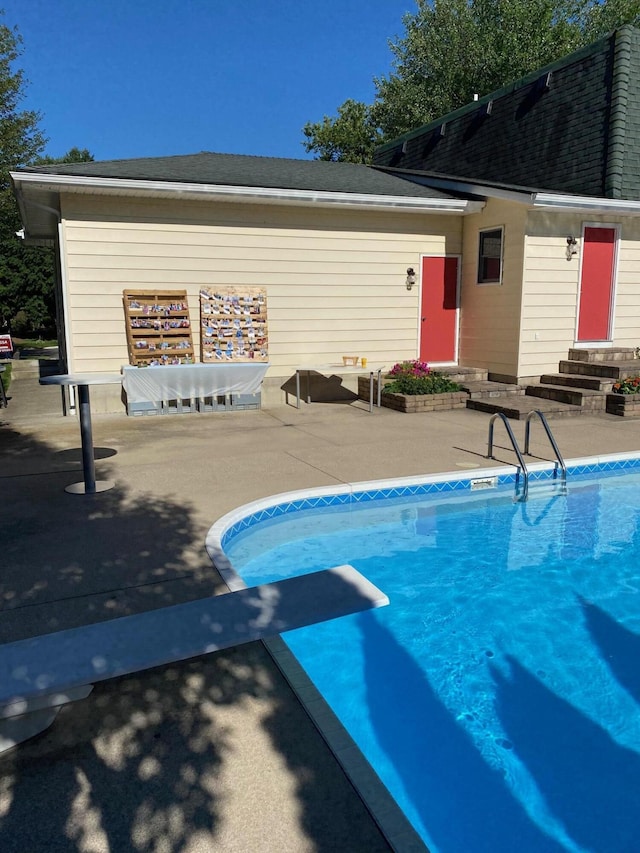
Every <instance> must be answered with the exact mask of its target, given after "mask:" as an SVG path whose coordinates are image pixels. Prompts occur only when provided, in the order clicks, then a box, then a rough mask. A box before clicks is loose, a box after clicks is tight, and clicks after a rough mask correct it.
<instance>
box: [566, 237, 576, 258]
mask: <svg viewBox="0 0 640 853" xmlns="http://www.w3.org/2000/svg"><path fill="white" fill-rule="evenodd" d="M577 245H578V241H577V240H576V238H575V237H572V236H571V234H569V236H568V237H567V260H568V261H570V260H571V258H572V257H573V256H574V255H577V254H578V250H577V248H576V246H577Z"/></svg>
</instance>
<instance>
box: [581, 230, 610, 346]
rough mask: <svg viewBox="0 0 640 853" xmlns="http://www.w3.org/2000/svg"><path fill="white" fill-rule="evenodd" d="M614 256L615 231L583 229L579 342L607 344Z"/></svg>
mask: <svg viewBox="0 0 640 853" xmlns="http://www.w3.org/2000/svg"><path fill="white" fill-rule="evenodd" d="M615 252H616V229H615V228H595V227H592V228H589V227H586V228H585V229H584V239H583V241H582V275H581V278H580V307H579V309H578V341H608V340H610V337H611V311H612V309H613V284H614V281H613V278H614V269H615Z"/></svg>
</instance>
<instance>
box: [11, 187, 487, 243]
mask: <svg viewBox="0 0 640 853" xmlns="http://www.w3.org/2000/svg"><path fill="white" fill-rule="evenodd" d="M11 179H12V181H13V186H14V191H15V194H16V197H17V199H18V206H19V208H20V214H21V217H22V221H23V224H24V226H25V229H26V232H27V235H28V236H33V237H47V236H52V233H54V232H53V231H52V228H53V229H54V230H55V223H56V219H55V215H57V216H58V219H59V210H60V194H61V193H79V194H85V195H112V196H125V197H126V196H129V197H136V198H145V197H146V198H149V197H152V198H168V199H181V200H182V199H189V200H197V201H217V202H233V203H238V202H240V203H248V204H277V205H298V206H304V207H310V206H314V207H330V208H335V207H339V208H341V209H343V210H377V211H386V212H391V211H396V212H399V213H400V212H401V213H421V214H425V213H426V214H434V213H438V214H458V215H460V214H468V213H475V212H477V211H478V210H481V209H482V207H483V206H484V203H483V202H481V201H470V200H468V199H456V198H451V199H448V198H421V197H418V196H393V195H374V194H368V193H347V192H327V191H320V190H300V189H281V188H275V187H246V186H227V185H221V184H199V183H182V182H178V181H148V180H138V179H128V178H96V177H77V176H75V175H74V176H72V175H48V174H44V173H38V172H11Z"/></svg>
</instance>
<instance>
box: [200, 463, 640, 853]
mask: <svg viewBox="0 0 640 853" xmlns="http://www.w3.org/2000/svg"><path fill="white" fill-rule="evenodd" d="M568 465H569V486H568V490H567V494H566V495H562V494H560V493H559V492H558V491H556V490H554V489H551V490H549V482H548V479H549V476H550V470H549V468H548V466H546V467H545V466H538V468H535V466H534V468H532V480H531V482H532V485H531V487H530V499H529V501H528V502H527V503H514V501H513V493H514V486H513V477H512V476H511V475H509V474H506V473H505V469H493V470H490V471H486V472H475V473H474V475H473V478H469V477H468V475H467V476H461V475H446V476H445V477H444V478H442V479H438V478H428V480H426V481H424V482H418V481H416V480H412V481H401V482H399V483H395V484H388V483H387V484H383V485H381V486H377V485H376V484H367V485H366V486H358V485H356V486H350V487H345V488H344V489H340V490H327V489H324V490H318V491H316V492H313V493H308V494H306V495H304V496H300V495H297V496H296V495H288V496H283V497H281V498H280V499H277V500H274V501H271V502H261V503H260V504H256V505H252V506H250V507H245V508H243V509H242V510H241V511H239V512H237V513H235V514H233V515H232V516H231V517H226V518H225V519H223V520H221V522H220V523H219V524H218V525H216V526H215V527H214V529H212V534H211V535H210V538H209V542H208V546H209V548H210V551H212V552H215V550H216V547H221V548H222V549H224V551H225V552H226V555H227V557H228V559H229V560H230V564H231V565H230V566H229V567H228V568H229V570H232V569H235V570H237V572H238V573H239V574H240V575H241V576H242V578H243V579H244V580H245V581H246V583H247V584H248V585H250V586H251V585H255V584H257V583H263V582H266V581H270V580H274V579H277V578H281V577H284V576H289V575H291V574H300V573H302V572H307V571H313V570H316V569H319V568H326V567H328V566H331V565H338V564H340V563H345V562H348V563H351V564H352V565H354V566H355V567H356V568H357V569H358V570H359V571H360V572H362V574H364V575H365V576H366V577H368V578H369V579H370V580H371V581H373V583H375V584H376V585H377V586H379V587H380V588H381V589H382V590H383V591H384V592H386V593H387V594H388V596H389V598H390V600H391V604H390V606H389V607H386V608H383V609H381V610H377V611H371V612H369V613H366V614H359V615H356V616H352V617H346V618H343V619H340V620H336V621H333V622H328V623H324V624H319V625H316V626H313V627H311V628H306V629H302V630H299V631H294V632H290V633H289V634H287V635H286V637H285V638H286V641H287V644H288V645H289V646H290V647H291V649H292V650H293V652H294V653H295V655H296V657H297V658H298V659H299V660H300V661H301V663H302V664H303V666H304V668H305V669H306V670H307V672H308V673H309V675H310V677H311V678H312V680H313V681H314V683H315V684H316V686H317V687H318V689H319V690H320V692H321V693H322V695H323V696H324V697H325V698H326V699H327V701H328V702H329V704H330V705H331V707H332V708H333V710H334V711H335V713H336V714H337V715H338V717H339V718H340V720H341V721H342V722H343V723H344V725H345V726H346V727H347V729H348V730H349V732H350V733H351V735H352V736H353V738H354V739H355V741H356V743H357V744H358V746H359V747H360V749H361V750H362V752H363V753H364V755H365V756H366V757H367V759H368V761H369V762H370V763H371V764H372V766H373V767H374V768H375V770H376V772H377V773H378V775H379V776H380V778H381V779H382V781H383V782H384V784H385V785H386V786H387V788H388V789H389V791H390V792H391V793H392V795H393V797H394V798H395V799H396V801H397V802H398V804H399V805H400V806H401V808H402V810H403V811H404V813H405V814H406V815H407V817H408V818H409V820H410V821H411V822H412V824H413V826H414V827H415V828H416V830H417V831H418V833H419V834H420V836H421V838H422V839H423V840H424V842H425V843H426V844H428V846H429V848H430V849H431V850H432V851H433V853H470V851H473V853H475V851H492V853H502V851H505V853H506V851H509V853H510V851H513V850H514V849H516V848H517V849H518V850H519V851H522V853H540V851H545V853H546V851H598V853H605V851H606V852H607V853H608V851H611V853H622V851H632V850H633V851H635V850H637V849H638V842H637V839H638V838H639V837H640V816H639V815H638V811H639V810H638V808H637V803H638V802H639V801H640V756H639V755H638V752H639V751H640V714H638V703H639V702H640V667H638V665H637V661H638V658H639V654H638V653H639V652H640V560H639V559H638V558H639V557H640V527H639V524H638V523H639V521H640V501H639V500H638V497H637V496H638V494H640V492H639V491H638V487H639V486H640V460H638V459H635V458H631V457H629V456H627V455H620V456H616V457H610V458H609V459H607V460H602V459H600V460H579V461H574V462H573V463H568ZM536 479H538V480H541V481H545V480H546V481H547V482H541V483H536V482H535V480H536ZM474 486H475V487H476V489H477V490H475V489H474ZM487 486H490V487H491V488H485V487H487ZM218 540H219V546H216V544H215V543H216V541H218ZM214 560H215V561H216V562H217V563H218V562H219V560H220V554H219V553H218V559H217V560H216V559H215V556H214ZM222 562H224V560H222Z"/></svg>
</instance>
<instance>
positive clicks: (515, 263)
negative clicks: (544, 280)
mask: <svg viewBox="0 0 640 853" xmlns="http://www.w3.org/2000/svg"><path fill="white" fill-rule="evenodd" d="M525 222H526V208H525V207H524V206H523V205H520V204H516V203H514V202H507V201H499V200H496V199H490V200H489V201H488V202H487V205H486V207H485V208H484V209H483V210H482V212H481V213H477V214H473V215H471V216H467V217H465V218H464V223H463V233H464V239H463V260H462V290H461V305H462V311H461V327H460V363H461V364H465V365H471V366H474V367H484V368H486V369H487V370H489V371H491V372H492V373H495V374H498V375H503V376H514V375H516V373H517V369H518V349H519V329H520V304H521V293H522V269H523V263H524V246H523V243H524V241H523V234H524V226H525ZM500 226H502V228H503V229H504V231H503V265H502V283H501V284H478V283H477V282H478V247H479V233H480V231H482V230H484V229H487V228H498V227H500Z"/></svg>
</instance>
